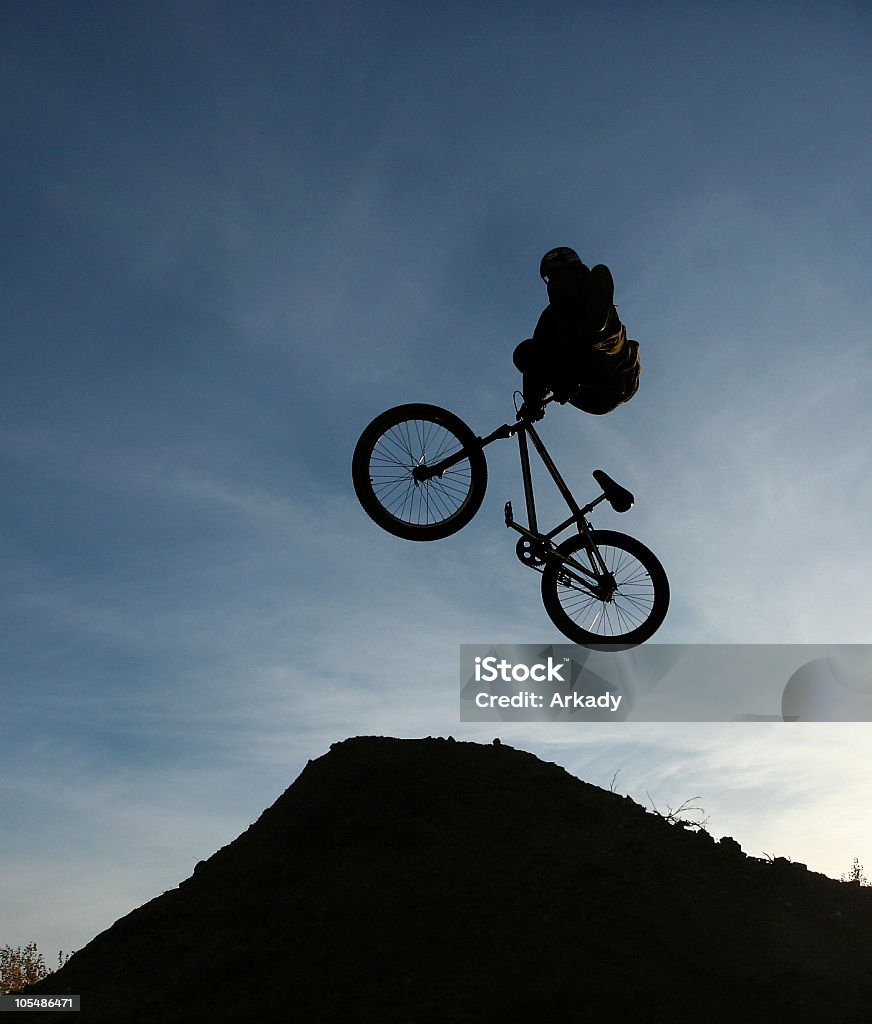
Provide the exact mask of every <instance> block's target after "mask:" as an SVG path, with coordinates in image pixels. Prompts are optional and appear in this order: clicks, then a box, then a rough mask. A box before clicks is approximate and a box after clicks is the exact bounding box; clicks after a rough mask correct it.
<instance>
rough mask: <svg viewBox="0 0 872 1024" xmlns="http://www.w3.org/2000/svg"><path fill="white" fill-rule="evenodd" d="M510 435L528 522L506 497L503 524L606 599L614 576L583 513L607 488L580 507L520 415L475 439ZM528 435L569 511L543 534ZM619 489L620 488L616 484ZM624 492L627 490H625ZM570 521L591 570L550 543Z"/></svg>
mask: <svg viewBox="0 0 872 1024" xmlns="http://www.w3.org/2000/svg"><path fill="white" fill-rule="evenodd" d="M512 435H516V436H517V438H518V452H519V456H520V460H521V478H522V480H523V484H524V499H525V502H526V507H527V523H528V525H527V526H526V527H524V526H521V525H520V523H517V522H515V520H514V517H513V514H512V503H511V502H510V501H508V502H506V506H505V515H506V526H507V527H510V528H511V529H514V530H516V531H517V532H518V533H520V534H521V535H522V536H523V537H526V538H527V539H528V540H530V541H531V542H532V543H533V544H534V545H536V546H538V547H539V548H540V549H541V552H542V554H541V561H544V560H545V558H555V559H557V560H559V561H560V562H561V563H562V564H563V568H564V571H565V573H566V575H567V577H568V578H570V579H571V580H573V582H575V583H577V584H579V585H581V586H582V587H583V588H584V589H585V590H588V591H590V592H591V593H593V594H595V595H596V596H597V597H602V598H604V599H605V600H608V598H609V597H610V596H611V594H612V593H614V591H615V589H616V584H615V581H614V577H613V576H612V574H611V573H610V572H609V571H608V569H607V567H606V564H605V562H604V560H603V558H602V556H601V555H600V553H599V551H598V549H597V547H596V544H595V543H594V541H593V539H592V537H591V526H590V523H589V522H588V520H587V516H588V515H589V514H590V512H591V511H593V509H594V508H596V506H597V505H599V503H600V502H601V501H604V500H606V499H607V498H608V497H609V496H608V494H607V492H606V491H605V490H604V491H603V493H602V494H601V495H600V496H599V497H598V498H595V499H594V500H593V501H591V502H588V504H587V505H584V506H583V507H582V506H580V505H579V504H578V502H577V501H576V500H575V497H574V495H573V494H572V491H570V489H569V487H568V485H567V483H566V481H565V480H564V479H563V477H562V476H561V474H560V471H559V470H558V468H557V466H556V465H555V463H554V460H553V459H552V458H551V455H550V454H549V452H548V449H547V448H546V447H545V444H544V443H543V441H542V439H541V438H540V437H539V435H538V433H537V432H536V430H535V428H534V427H533V424H532V423H531V422H530V421H529V420H528V419H525V418H522V419H520V420H518V421H517V422H516V423H503V424H502V425H501V426H499V427H497V429H496V430H494V431H492V432H491V433H490V434H488V435H487V437H484V438H481V437H479V438H477V440H478V442H479V444H480V445H481V447H482V448H486V447H487V446H488V445H489V444H491V443H493V442H494V441H497V440H501V439H503V438H508V437H511V436H512ZM528 435H529V438H530V441H532V442H533V447H534V448H535V449H536V451H537V452H538V454H539V458H540V459H541V460H542V464H543V465H544V466H545V469H546V470H547V471H548V473H549V475H550V476H551V479H552V480H553V481H554V484H555V486H556V487H557V490H558V491H559V492H560V494H561V496H562V498H563V500H564V501H565V502H566V505H567V506H568V508H569V511H570V513H571V514H570V516H569V517H568V518H567V519H565V520H564V521H563V522H562V523H559V524H558V525H557V526H555V527H554V529H553V530H550V531H549V532H548V533H544V534H543V533H540V532H539V528H538V522H537V518H536V499H535V495H534V492H533V474H532V471H531V467H530V450H529V445H528V443H527V437H528ZM465 457H466V456H465V454H464V452H462V451H461V452H458V453H456V454H455V455H450V456H448V458H445V459H442V460H441V461H440V462H437V463H434V464H433V465H431V466H419V467H417V468H416V469H415V470H414V471H413V476H414V477H415V479H416V480H418V481H420V482H423V481H424V480H428V479H430V478H431V477H434V476H441V475H442V474H443V473H444V472H445V471H446V470H447V469H450V468H451V467H452V466H454V465H457V464H458V463H459V462H462V461H463V459H464V458H465ZM609 482H610V483H611V484H612V485H613V486H614V487H616V488H618V485H616V484H614V482H613V481H609ZM620 490H623V489H622V488H620ZM625 493H627V494H628V492H625ZM630 501H631V502H632V496H630ZM573 525H575V526H577V528H578V532H579V534H581V535H582V536H583V537H584V538H585V549H586V550H587V552H588V555H589V557H590V559H591V564H592V567H593V571H592V570H591V569H588V568H586V567H585V566H583V565H581V564H580V563H579V562H577V561H576V560H575V559H573V558H571V557H569V556H566V555H563V554H561V553H560V551H559V550H558V549H557V546H556V545H555V543H554V539H555V538H556V537H557V536H558V535H559V534H561V533H563V531H564V530H567V529H569V527H571V526H573ZM522 561H524V559H522ZM526 564H530V565H534V564H535V563H534V562H533V561H532V560H531V561H529V562H527V563H526ZM573 570H575V571H573ZM597 570H598V571H597ZM579 573H582V574H583V576H579ZM584 577H586V578H584Z"/></svg>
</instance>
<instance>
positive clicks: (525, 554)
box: [515, 537, 545, 569]
mask: <svg viewBox="0 0 872 1024" xmlns="http://www.w3.org/2000/svg"><path fill="white" fill-rule="evenodd" d="M515 554H516V555H517V556H518V558H519V559H520V560H521V561H522V562H523V563H524V565H528V566H529V567H530V568H531V569H541V568H542V566H544V565H545V546H544V545H543V544H542V543H540V542H538V541H534V540H530V538H529V537H520V538H519V540H518V543H517V544H516V545H515Z"/></svg>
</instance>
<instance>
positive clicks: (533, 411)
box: [518, 401, 545, 423]
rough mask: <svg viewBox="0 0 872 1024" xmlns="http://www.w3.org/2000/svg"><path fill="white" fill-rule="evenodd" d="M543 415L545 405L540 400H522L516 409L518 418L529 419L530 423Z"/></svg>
mask: <svg viewBox="0 0 872 1024" xmlns="http://www.w3.org/2000/svg"><path fill="white" fill-rule="evenodd" d="M544 415H545V406H544V405H543V403H542V402H536V401H532V402H524V404H523V405H522V406H521V408H520V409H519V410H518V419H519V420H529V421H530V423H535V422H536V421H537V420H541V419H542V417H543V416H544Z"/></svg>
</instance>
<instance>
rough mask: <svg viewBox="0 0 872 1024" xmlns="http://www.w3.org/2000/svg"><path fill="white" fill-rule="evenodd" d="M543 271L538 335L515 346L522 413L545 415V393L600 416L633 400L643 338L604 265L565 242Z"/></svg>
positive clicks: (551, 254)
mask: <svg viewBox="0 0 872 1024" xmlns="http://www.w3.org/2000/svg"><path fill="white" fill-rule="evenodd" d="M539 273H540V275H541V277H542V280H543V281H544V282H545V284H546V285H547V288H548V305H547V306H546V307H545V309H544V310H543V311H542V315H541V316H540V317H539V322H538V323H537V324H536V328H535V330H534V331H533V337H532V338H528V339H527V340H526V341H522V342H521V344H520V345H518V347H517V348H516V349H515V351H514V354H513V357H512V358H513V360H514V363H515V366H517V368H518V369H519V370H520V371H521V373H522V374H523V375H524V383H523V391H524V405H523V406H522V408H521V412H520V413H519V414H518V415H519V416H521V415H527V416H529V417H530V419H533V420H538V419H541V418H542V415H543V412H544V408H543V404H542V403H543V399H544V398H545V396H546V394H547V392H548V391H551V392H553V393H554V397H555V398H556V399H557V401H559V402H569V403H570V404H571V405H574V406H575V407H576V408H577V409H582V410H583V411H584V412H589V413H593V414H595V415H602V414H603V413H607V412H611V411H612V410H613V409H616V408H617V407H618V406H619V405H621V404H622V403H623V402H628V401H629V400H630V399H631V398H632V397H633V395H635V393H636V391H637V390H638V388H639V375H640V373H641V372H642V363H641V361H640V358H639V343H638V342H636V341H631V340H629V339H628V338H627V331H626V328H625V327H624V325H623V324H622V323H621V321H620V319H619V317H618V311H617V309H616V308H615V305H614V293H615V286H614V282H613V281H612V275H611V272H610V270H609V268H608V267H607V266H605V265H604V264H602V263H600V264H597V266H595V267H593V268H592V269H588V268H587V267H586V266H585V265H584V264H583V263H582V262H581V258H580V257H579V255H578V253H576V252H575V251H574V250H573V249H569V248H567V247H565V246H563V247H560V248H557V249H551V250H550V251H549V252H546V253H545V255H544V256H543V257H542V262H541V264H540V266H539Z"/></svg>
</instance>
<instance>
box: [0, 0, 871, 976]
mask: <svg viewBox="0 0 872 1024" xmlns="http://www.w3.org/2000/svg"><path fill="white" fill-rule="evenodd" d="M0 17H2V32H0V38H2V46H3V49H4V54H3V61H2V65H0V67H2V70H0V76H2V79H0V80H2V89H3V98H4V102H3V104H2V109H3V121H4V139H5V142H6V144H5V146H4V158H3V164H2V168H3V171H2V173H3V232H2V239H3V243H2V244H3V257H4V258H3V275H2V282H0V287H2V290H3V294H2V304H3V311H4V316H3V344H2V349H0V368H2V373H0V389H2V395H0V397H2V401H0V472H2V479H3V496H4V501H3V504H2V507H0V559H2V567H3V574H4V581H5V582H4V586H3V589H2V592H0V696H2V718H0V791H2V799H3V806H4V824H3V829H2V834H0V922H2V933H0V944H3V943H7V942H9V943H12V944H23V943H25V942H27V941H30V940H31V939H35V940H36V941H38V942H39V943H40V945H41V947H42V948H43V949H45V950H47V951H48V952H49V955H50V957H51V956H52V955H53V951H54V950H56V949H58V948H64V949H69V948H71V947H72V948H77V947H81V946H82V945H84V944H85V943H86V942H87V941H89V940H90V939H91V938H92V937H93V936H94V935H95V934H96V933H97V932H99V931H101V930H102V929H103V928H105V927H108V926H109V925H110V924H111V923H112V922H113V921H114V920H115V919H116V918H118V917H119V916H121V915H122V914H124V913H126V912H128V911H129V910H131V909H132V908H133V907H135V906H138V905H139V904H141V903H142V902H144V901H146V900H147V899H149V898H151V897H152V896H154V895H156V894H158V893H160V892H161V891H163V890H165V889H168V888H170V887H172V886H174V885H176V884H177V883H178V881H179V880H180V879H182V878H184V877H186V876H187V875H188V874H190V872H191V871H192V870H193V867H194V864H195V863H196V862H197V861H198V860H200V859H203V858H205V857H208V856H209V855H211V853H213V852H214V851H215V849H217V848H218V847H219V846H221V845H223V844H225V843H226V842H229V841H230V840H231V839H232V838H234V837H235V836H236V835H237V834H238V833H239V832H241V831H242V830H243V829H244V828H245V827H246V826H247V825H248V824H249V823H250V822H251V821H253V820H255V818H256V817H257V816H258V815H259V813H260V812H261V810H262V809H263V808H264V807H266V806H268V805H269V804H271V803H272V802H273V801H274V800H275V799H276V797H277V796H278V795H279V794H280V793H281V792H282V790H283V789H284V788H285V787H286V786H287V785H289V784H290V782H291V781H292V780H293V779H294V778H295V777H296V775H297V774H298V772H299V771H300V769H301V768H302V766H303V765H304V764H305V762H306V760H307V759H308V758H310V757H316V756H319V755H320V754H321V753H323V752H324V751H325V750H326V749H327V748H328V746H329V744H330V743H331V742H333V741H334V740H337V739H341V738H344V737H346V736H349V735H357V734H362V733H383V734H391V735H399V736H410V737H411V736H422V735H448V734H453V735H455V736H457V737H465V738H472V739H480V740H490V739H491V738H492V735H493V734H494V729H493V727H492V726H489V727H482V726H476V725H472V724H466V725H463V726H461V724H460V723H459V721H458V700H457V697H458V690H457V664H458V647H459V645H460V644H461V643H502V642H505V643H550V642H561V641H562V639H563V638H562V637H560V635H559V634H557V633H556V632H555V631H554V629H553V627H552V625H551V623H550V621H549V620H548V619H547V617H546V615H545V613H544V611H543V609H542V606H541V603H540V601H539V595H538V578H537V577H535V576H533V575H532V574H531V573H529V571H527V570H525V569H524V568H523V567H522V566H521V565H520V563H519V562H518V561H517V560H516V559H515V556H514V542H513V540H512V539H511V538H510V537H509V536H508V534H507V532H506V531H505V528H504V526H503V523H502V506H503V503H504V502H505V501H506V500H507V499H508V498H512V499H513V500H514V501H515V502H516V503H517V502H518V501H519V500H520V498H521V494H520V489H519V480H518V476H517V469H516V466H515V465H514V461H513V460H514V455H513V452H512V450H511V448H510V447H509V446H505V450H502V451H501V450H499V449H498V447H494V448H491V449H489V451H488V456H489V467H490V482H489V489H488V494H487V497H486V499H485V502H484V505H483V507H482V509H481V511H480V512H479V514H478V516H477V517H476V519H475V520H474V521H473V523H471V524H470V525H469V526H468V527H467V528H466V529H465V530H464V531H463V532H462V533H460V534H458V535H457V536H455V537H453V538H450V539H448V540H446V541H443V542H440V543H438V544H424V545H414V544H410V543H406V542H402V541H399V540H396V539H394V538H391V537H389V536H387V535H386V534H382V533H381V532H380V531H379V530H378V529H377V528H376V527H375V526H374V525H373V524H371V523H370V522H369V520H367V519H366V517H365V516H364V515H363V513H362V512H361V510H360V509H359V507H358V506H357V504H356V501H355V499H354V495H353V492H352V490H351V484H350V459H351V452H352V449H353V447H354V443H355V441H356V439H357V436H358V434H359V433H360V431H361V429H362V428H363V426H364V425H365V424H366V423H367V422H368V421H369V420H370V419H371V418H372V417H373V416H374V415H375V414H376V413H378V412H380V411H381V410H382V409H385V408H388V407H390V406H392V405H396V404H399V403H401V402H407V401H424V402H434V403H436V404H439V405H443V406H446V407H448V408H451V409H453V410H454V411H455V412H457V413H458V414H459V415H461V416H462V417H463V418H464V419H466V420H467V421H468V422H470V424H471V425H472V426H473V427H474V428H475V429H476V430H477V431H478V432H483V431H485V430H489V429H491V428H492V427H494V426H496V425H497V424H498V423H500V422H503V421H504V420H505V419H506V418H508V417H509V416H510V415H511V394H512V391H513V389H514V388H515V387H516V386H517V384H518V379H517V374H516V372H515V370H514V368H513V366H512V363H511V352H512V349H513V347H514V345H515V344H516V343H517V342H518V341H520V340H521V339H522V338H524V337H527V336H528V335H529V333H530V332H531V330H532V326H533V324H534V323H535V320H536V317H537V316H538V314H539V312H540V310H541V308H542V306H543V304H544V301H545V296H544V290H543V288H542V285H541V282H540V281H539V280H538V276H537V267H538V261H539V257H540V256H541V254H542V253H543V252H544V251H545V250H546V249H548V248H551V247H552V246H554V245H572V246H574V247H576V248H577V249H578V250H579V252H581V254H582V256H583V258H584V259H585V260H586V261H587V262H588V263H596V262H606V263H608V264H609V266H610V267H611V268H612V270H613V273H614V276H615V279H616V284H617V294H616V301H617V303H618V306H619V309H620V312H621V314H622V317H623V319H624V321H625V322H626V323H627V324H628V326H629V329H630V334H631V336H632V337H635V338H638V339H639V341H640V343H641V346H642V357H643V363H644V375H643V379H642V386H641V389H640V391H639V394H638V395H637V396H636V398H635V399H634V400H633V401H632V402H631V403H630V404H629V405H627V406H625V407H623V408H621V409H619V410H618V411H616V412H615V413H614V414H612V415H610V416H608V417H605V418H594V417H586V416H584V415H583V414H581V413H577V412H575V411H574V410H570V409H568V408H567V409H556V410H554V411H553V413H549V416H548V417H547V418H546V420H545V422H544V424H543V436H544V437H545V439H546V441H547V442H548V444H549V446H551V447H552V451H553V452H554V454H555V456H556V458H557V459H558V462H559V463H560V465H561V467H562V468H563V469H564V470H565V472H566V475H567V477H568V478H569V479H570V481H571V482H572V483H573V484H577V485H578V489H579V491H580V493H582V494H586V488H587V483H588V481H589V480H590V477H589V472H590V470H591V469H593V468H596V467H598V466H601V467H602V468H604V469H606V470H607V471H608V472H609V473H610V474H612V475H613V476H614V477H616V478H617V479H618V480H620V481H621V482H623V483H624V484H626V485H627V486H628V487H630V489H631V490H633V491H634V492H635V493H636V496H637V501H636V506H635V508H634V509H633V510H632V512H630V513H628V514H627V516H625V517H623V518H622V519H621V520H620V521H618V520H617V519H616V517H614V516H613V515H612V514H611V513H610V512H606V513H604V514H603V515H602V516H600V517H598V520H597V521H598V522H599V524H600V525H603V526H607V527H609V528H617V529H622V530H625V531H626V532H628V533H631V534H633V535H635V536H638V537H639V538H640V539H642V540H643V541H645V542H646V543H647V544H649V545H650V546H651V547H652V548H653V549H654V550H655V551H656V552H657V553H658V555H659V556H660V557H661V560H662V561H663V563H664V565H665V566H666V568H667V571H668V573H669V576H670V580H671V583H672V589H673V603H672V607H671V609H670V613H669V616H668V618H667V620H666V623H665V625H664V626H663V627H662V629H661V631H660V632H659V633H658V635H657V640H658V641H660V642H669V643H744V644H754V643H815V644H844V643H868V642H870V641H872V624H870V614H872V598H870V595H869V584H868V568H867V567H868V565H869V564H870V561H872V558H870V556H872V542H870V539H869V531H868V518H869V509H870V505H872V484H870V474H869V447H868V438H869V437H870V436H872V412H870V407H869V402H868V396H869V394H870V384H872V358H870V345H869V325H870V323H872V309H870V306H872V300H870V292H869V287H868V276H869V274H868V268H869V266H870V264H872V253H870V248H872V245H870V239H872V230H870V227H872V225H870V219H872V218H870V182H872V174H870V171H872V167H870V158H869V157H870V152H869V150H870V146H869V114H870V110H869V96H870V95H872V82H870V72H869V68H870V66H872V61H870V42H872V19H870V15H869V12H868V9H867V7H866V5H864V4H859V3H811V2H809V3H790V4H786V3H785V4H782V3H769V4H765V5H763V4H756V3H731V4H718V5H715V4H678V3H676V4H671V3H654V2H647V3H615V4H610V5H608V7H607V9H602V8H601V6H600V5H594V4H587V3H572V4H566V3H559V2H558V3H551V4H547V5H545V4H536V3H505V4H500V5H495V4H487V3H443V4H440V5H438V6H436V7H431V6H430V5H425V4H421V3H415V2H410V3H398V4H392V3H378V2H373V3H318V4H315V3H295V4H273V3H265V2H262V3H255V4H252V5H243V4H239V3H208V2H200V3H195V2H189V3H185V2H180V3H172V4H169V3H167V4H162V3H150V4H126V5H122V6H119V5H114V4H109V3H88V2H79V3H76V4H67V3H45V2H39V3H17V2H8V3H6V4H4V5H3V6H2V13H0ZM592 488H593V485H592V484H591V487H590V490H591V496H593V490H592ZM869 728H870V727H869V726H866V725H850V726H847V725H846V726H832V725H824V724H820V725H802V726H796V727H788V726H786V725H781V726H779V725H769V724H753V725H751V724H741V725H738V724H723V725H705V726H702V725H698V726H694V725H686V724H685V725H682V726H677V725H676V726H668V725H660V724H650V725H645V724H643V723H628V724H627V725H625V726H621V727H617V726H603V727H599V726H597V727H596V728H590V727H588V728H584V729H580V728H578V727H574V726H558V725H548V724H535V723H531V724H528V725H524V724H522V723H513V724H512V725H505V726H503V725H501V726H500V733H501V735H502V738H503V739H504V741H506V742H510V743H513V744H514V745H516V746H519V747H523V748H525V749H529V750H533V751H534V752H536V753H538V754H540V755H541V756H543V757H545V758H546V759H548V760H554V761H557V762H558V763H560V764H562V765H564V766H566V767H567V768H568V769H569V770H570V771H572V772H574V773H575V774H578V775H580V776H581V777H583V778H586V779H588V780H589V781H591V782H594V783H596V784H598V785H603V786H607V785H608V784H609V783H610V781H611V780H612V777H613V776H614V774H615V772H618V773H619V774H618V776H617V781H616V785H617V788H618V789H620V790H621V791H622V792H626V793H629V794H630V795H631V796H633V797H634V798H636V799H638V800H640V802H643V803H644V802H647V799H648V798H647V796H646V791H647V793H650V796H651V798H653V799H654V800H655V801H656V802H657V803H658V806H661V807H662V806H663V805H665V804H671V805H673V806H675V805H677V804H679V803H680V802H681V801H682V800H683V799H685V798H687V797H689V796H694V795H697V794H699V795H700V797H701V802H702V803H703V805H704V806H705V808H706V811H707V813H708V814H709V816H710V828H711V830H712V831H713V833H714V834H716V835H723V834H730V835H733V836H734V837H735V838H737V839H738V840H739V841H740V842H741V843H742V845H743V847H744V848H745V849H746V850H748V851H749V852H752V853H755V854H761V853H762V852H763V851H765V852H769V853H773V854H779V855H787V856H791V857H792V858H794V859H796V860H801V861H804V862H807V863H808V864H809V865H810V866H811V867H813V868H815V869H817V870H821V871H825V872H827V873H830V874H835V875H838V874H839V873H840V872H841V871H846V870H847V869H848V868H849V867H850V863H851V860H852V858H853V857H854V856H859V857H860V859H861V861H863V859H864V858H866V862H867V863H869V864H870V865H872V825H870V824H869V822H868V817H867V815H866V814H865V813H864V812H865V808H866V807H868V806H869V803H870V798H872V791H870V785H869V783H868V780H867V778H866V776H867V774H868V773H866V772H864V771H863V770H862V766H863V764H864V763H865V761H864V755H865V753H866V751H867V748H868V742H869Z"/></svg>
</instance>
